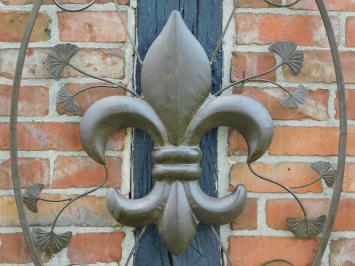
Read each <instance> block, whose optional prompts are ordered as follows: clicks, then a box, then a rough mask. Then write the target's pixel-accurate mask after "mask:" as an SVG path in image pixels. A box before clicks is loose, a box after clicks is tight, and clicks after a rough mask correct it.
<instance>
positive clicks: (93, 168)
mask: <svg viewBox="0 0 355 266" xmlns="http://www.w3.org/2000/svg"><path fill="white" fill-rule="evenodd" d="M107 162H108V167H109V179H108V181H107V183H106V186H110V187H116V188H119V186H120V181H121V164H122V160H121V158H115V157H108V158H107ZM104 174H105V171H104V168H103V166H102V165H100V164H98V163H96V162H95V161H93V160H92V159H91V158H89V157H64V156H60V157H58V158H57V159H56V161H55V164H54V177H53V179H52V182H51V184H52V188H83V187H95V186H97V185H98V184H100V183H101V182H102V179H103V177H104Z"/></svg>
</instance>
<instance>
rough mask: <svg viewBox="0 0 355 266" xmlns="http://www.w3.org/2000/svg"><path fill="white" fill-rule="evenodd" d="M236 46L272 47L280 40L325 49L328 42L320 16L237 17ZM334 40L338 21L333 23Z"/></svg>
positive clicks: (276, 15) (259, 15)
mask: <svg viewBox="0 0 355 266" xmlns="http://www.w3.org/2000/svg"><path fill="white" fill-rule="evenodd" d="M235 18H236V33H237V43H238V44H271V43H274V42H277V41H280V40H288V41H292V42H295V43H296V44H297V45H301V46H320V47H328V38H327V35H326V32H325V28H324V25H323V22H322V19H321V17H320V16H303V15H293V16H289V15H278V14H248V13H244V14H237V15H236V16H235ZM332 22H333V26H334V29H335V33H336V36H337V38H339V20H338V19H336V18H333V19H332Z"/></svg>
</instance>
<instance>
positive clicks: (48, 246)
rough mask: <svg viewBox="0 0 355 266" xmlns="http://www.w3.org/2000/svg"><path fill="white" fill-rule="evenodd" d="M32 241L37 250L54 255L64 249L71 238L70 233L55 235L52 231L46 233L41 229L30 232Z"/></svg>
mask: <svg viewBox="0 0 355 266" xmlns="http://www.w3.org/2000/svg"><path fill="white" fill-rule="evenodd" d="M32 235H33V239H34V241H35V243H36V245H37V246H38V247H39V249H40V250H41V251H43V252H48V253H50V254H55V253H58V252H59V251H61V250H62V249H64V248H66V247H67V246H68V244H69V242H70V240H71V238H72V236H73V235H72V232H69V231H68V232H65V233H63V234H56V233H55V232H53V231H50V232H46V231H44V230H43V229H41V228H35V229H33V230H32Z"/></svg>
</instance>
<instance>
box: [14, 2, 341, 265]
mask: <svg viewBox="0 0 355 266" xmlns="http://www.w3.org/2000/svg"><path fill="white" fill-rule="evenodd" d="M267 1H269V0H266V2H267ZM315 1H316V4H317V6H318V9H319V11H320V14H321V17H322V20H323V24H324V25H325V28H326V32H327V36H328V40H329V45H330V49H331V53H332V57H333V64H334V68H335V74H336V79H337V87H338V92H339V106H340V108H339V109H340V118H339V121H340V126H339V127H340V135H339V152H338V167H337V170H338V176H337V180H336V183H335V187H334V193H333V197H332V201H331V206H330V210H329V214H328V219H327V221H326V224H325V227H324V231H323V236H322V240H321V243H320V246H319V248H318V250H317V253H316V256H315V258H314V261H313V263H312V266H319V265H320V263H321V260H322V257H323V254H324V251H325V249H326V247H327V244H328V241H329V237H330V233H331V229H332V227H333V224H334V220H335V214H336V209H337V207H338V205H339V201H340V196H341V190H342V185H343V180H344V169H345V156H346V136H347V111H346V98H345V86H344V77H343V72H342V65H341V61H340V56H339V51H338V47H337V43H336V38H335V34H334V31H333V28H332V25H331V21H330V18H329V15H328V12H327V9H326V7H325V5H324V2H323V0H315ZM42 2H43V0H35V1H34V4H33V8H32V11H31V14H30V17H29V19H28V22H27V26H26V29H25V33H24V37H23V39H22V42H21V46H20V50H19V55H18V59H17V64H16V71H15V76H14V86H13V91H12V99H11V113H10V154H11V172H12V181H13V189H14V195H15V200H16V205H17V210H18V214H19V217H20V223H21V227H22V230H23V233H24V236H25V240H26V243H27V246H28V248H29V250H30V254H31V257H32V260H33V263H34V264H35V265H36V266H37V265H39V266H41V265H43V263H42V260H41V258H40V256H39V254H38V252H37V250H36V248H35V245H34V242H33V239H32V235H31V231H30V227H29V225H28V221H27V217H26V214H25V210H24V206H23V202H22V192H21V187H20V179H19V171H18V170H19V169H18V151H17V116H18V98H19V92H20V85H21V80H22V72H23V67H24V61H25V57H26V51H27V48H28V43H29V40H30V37H31V35H32V29H33V26H34V23H35V21H36V19H37V16H38V13H39V9H40V7H41V5H42ZM89 4H91V2H90V3H89ZM89 4H88V5H89ZM293 4H296V3H293ZM91 5H92V4H91ZM284 7H287V6H284ZM86 8H87V7H86ZM81 10H83V9H81ZM67 11H68V12H76V11H73V10H67ZM78 11H80V10H78Z"/></svg>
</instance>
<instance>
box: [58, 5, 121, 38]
mask: <svg viewBox="0 0 355 266" xmlns="http://www.w3.org/2000/svg"><path fill="white" fill-rule="evenodd" d="M122 16H123V18H124V19H125V20H127V13H126V12H125V13H122ZM59 28H60V39H61V40H62V41H66V42H125V41H126V33H125V30H124V27H123V26H122V23H121V22H120V19H119V17H118V15H117V13H116V12H114V11H84V12H80V13H68V12H60V13H59ZM112 29H114V30H112Z"/></svg>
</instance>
